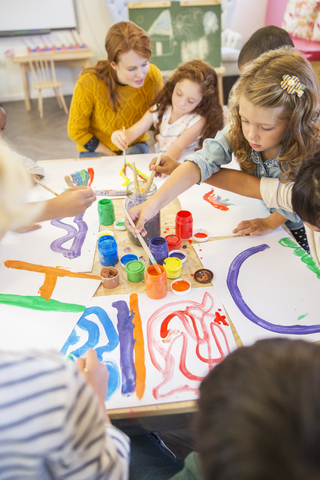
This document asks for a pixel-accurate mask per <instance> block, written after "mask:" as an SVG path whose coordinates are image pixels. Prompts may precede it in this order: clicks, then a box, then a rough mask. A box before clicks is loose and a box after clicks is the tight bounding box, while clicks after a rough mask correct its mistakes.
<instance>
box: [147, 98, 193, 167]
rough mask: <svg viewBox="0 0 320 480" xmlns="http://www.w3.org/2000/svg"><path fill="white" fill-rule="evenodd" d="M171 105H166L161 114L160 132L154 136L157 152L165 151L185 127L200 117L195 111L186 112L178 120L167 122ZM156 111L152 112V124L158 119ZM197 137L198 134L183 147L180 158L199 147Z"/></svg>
mask: <svg viewBox="0 0 320 480" xmlns="http://www.w3.org/2000/svg"><path fill="white" fill-rule="evenodd" d="M171 111H172V106H171V105H170V106H168V107H167V108H166V111H165V112H164V114H163V117H162V122H161V125H160V133H159V134H158V135H157V136H156V141H157V143H156V144H155V150H156V152H157V153H165V152H166V151H167V150H168V148H169V147H170V146H171V145H172V144H173V142H175V141H176V140H177V138H178V137H180V135H182V133H183V132H184V131H185V130H186V129H187V128H190V127H192V125H194V124H195V123H197V122H198V121H199V120H200V119H201V115H198V114H197V113H186V114H185V115H183V116H182V117H181V118H179V120H176V121H175V122H174V123H172V124H169V123H168V122H169V120H170V117H171ZM158 113H159V112H153V125H154V126H156V124H157V121H158ZM199 139H200V136H199V137H198V138H197V139H196V140H195V141H194V142H192V143H190V145H188V147H187V148H185V149H184V150H183V152H182V154H181V156H180V158H179V160H181V159H182V158H184V157H185V156H186V155H189V154H191V153H194V152H195V150H196V149H197V148H199Z"/></svg>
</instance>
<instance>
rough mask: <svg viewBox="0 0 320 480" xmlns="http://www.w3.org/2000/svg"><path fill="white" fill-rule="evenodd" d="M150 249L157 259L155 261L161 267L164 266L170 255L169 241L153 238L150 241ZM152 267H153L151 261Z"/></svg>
mask: <svg viewBox="0 0 320 480" xmlns="http://www.w3.org/2000/svg"><path fill="white" fill-rule="evenodd" d="M149 248H150V251H151V253H152V255H153V256H154V258H155V261H156V262H157V263H158V264H159V265H163V260H164V259H165V258H167V257H168V255H169V248H168V244H167V240H166V239H165V238H163V237H153V238H151V240H150V243H149ZM150 265H152V262H151V261H150Z"/></svg>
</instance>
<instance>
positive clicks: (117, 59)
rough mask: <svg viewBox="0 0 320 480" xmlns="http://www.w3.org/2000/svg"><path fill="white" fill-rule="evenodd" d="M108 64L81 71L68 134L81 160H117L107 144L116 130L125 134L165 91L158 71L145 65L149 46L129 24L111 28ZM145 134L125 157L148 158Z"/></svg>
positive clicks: (136, 27) (112, 148) (142, 35)
mask: <svg viewBox="0 0 320 480" xmlns="http://www.w3.org/2000/svg"><path fill="white" fill-rule="evenodd" d="M105 49H106V51H107V55H108V60H100V61H99V62H98V63H97V64H96V65H95V66H93V67H89V68H86V69H84V70H83V72H82V73H81V75H80V77H79V79H78V81H77V84H76V87H75V90H74V94H73V98H72V102H71V107H70V115H69V122H68V133H69V136H70V138H71V140H73V141H74V142H76V143H77V149H78V150H79V151H80V157H101V156H105V155H107V156H111V155H119V154H120V153H122V152H121V151H119V150H118V149H117V148H116V147H115V145H114V144H113V143H112V141H111V134H112V132H113V131H114V130H116V129H120V128H121V129H122V128H123V127H125V128H128V127H130V126H131V125H132V124H134V123H135V122H137V121H138V120H139V119H140V118H141V117H142V116H143V115H144V113H145V112H146V110H147V109H148V108H149V105H150V103H151V101H152V100H153V99H154V97H155V96H156V95H157V93H158V92H159V90H161V88H162V86H163V80H162V77H161V73H160V70H159V69H158V68H157V67H156V66H155V65H151V64H149V60H150V57H151V40H150V38H149V37H148V35H147V34H146V32H145V31H144V30H142V29H141V28H140V27H138V26H137V25H135V24H134V23H132V22H119V23H116V24H115V25H113V26H112V27H111V28H110V29H109V31H108V33H107V37H106V41H105ZM148 138H149V136H148V134H147V133H145V132H143V134H141V135H139V137H138V138H136V139H135V141H134V143H133V144H132V145H130V146H129V148H128V150H127V154H134V153H148V149H149V147H148V144H147V140H148Z"/></svg>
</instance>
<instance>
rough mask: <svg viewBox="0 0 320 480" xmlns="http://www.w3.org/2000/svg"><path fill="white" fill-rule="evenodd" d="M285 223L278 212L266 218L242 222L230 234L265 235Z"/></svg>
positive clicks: (284, 219) (284, 218)
mask: <svg viewBox="0 0 320 480" xmlns="http://www.w3.org/2000/svg"><path fill="white" fill-rule="evenodd" d="M286 221H287V219H286V217H284V216H283V215H281V214H280V213H278V212H273V213H271V215H269V217H266V218H255V219H253V220H244V221H242V222H240V223H239V225H238V226H237V228H235V229H234V230H232V232H233V233H239V234H240V235H266V234H267V233H270V232H272V231H273V230H276V229H277V228H278V227H281V225H283V224H284V223H285V222H286Z"/></svg>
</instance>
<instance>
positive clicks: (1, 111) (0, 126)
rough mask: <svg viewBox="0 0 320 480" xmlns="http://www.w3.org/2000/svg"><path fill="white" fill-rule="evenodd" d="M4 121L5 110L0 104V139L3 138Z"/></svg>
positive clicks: (5, 119) (5, 116)
mask: <svg viewBox="0 0 320 480" xmlns="http://www.w3.org/2000/svg"><path fill="white" fill-rule="evenodd" d="M6 121H7V114H6V112H5V109H4V108H3V106H2V105H1V103H0V138H3V136H4V129H5V126H6Z"/></svg>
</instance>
